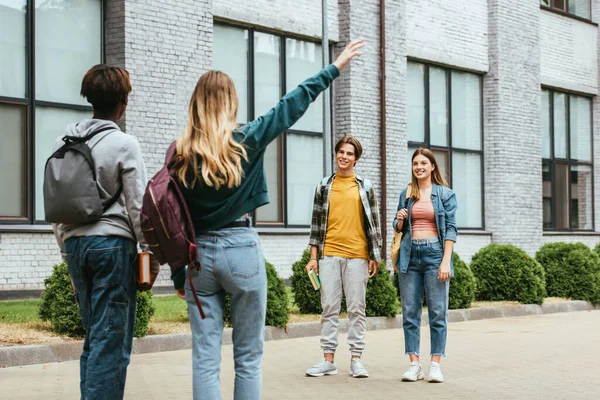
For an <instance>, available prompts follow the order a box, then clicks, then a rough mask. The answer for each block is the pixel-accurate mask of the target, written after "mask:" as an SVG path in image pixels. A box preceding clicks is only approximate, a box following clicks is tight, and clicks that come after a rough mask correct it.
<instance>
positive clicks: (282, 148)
mask: <svg viewBox="0 0 600 400" xmlns="http://www.w3.org/2000/svg"><path fill="white" fill-rule="evenodd" d="M213 25H214V26H217V25H220V26H224V27H229V28H233V29H240V30H245V31H247V32H248V69H247V74H248V101H247V107H248V110H247V114H246V115H247V116H248V118H247V119H248V121H244V123H247V122H249V121H252V120H254V119H255V118H256V117H257V116H256V115H255V112H254V109H255V104H254V97H255V84H254V72H255V71H254V64H255V59H254V57H255V55H254V34H255V33H256V32H259V33H264V34H267V35H272V36H277V37H278V38H279V42H280V50H279V53H280V54H279V56H280V60H279V65H280V69H279V79H280V88H281V93H280V96H281V97H283V96H285V94H286V93H287V65H286V64H287V61H286V59H287V57H286V48H287V45H286V41H287V39H295V40H302V41H304V42H310V43H315V44H317V45H321V42H320V41H319V40H318V39H315V38H314V37H308V36H304V35H298V34H295V33H294V34H290V33H288V32H285V31H280V30H274V29H267V28H264V27H257V26H255V25H252V24H246V23H240V22H239V21H232V20H228V19H226V18H217V17H215V18H214V20H213ZM330 52H331V46H330ZM332 112H333V109H332ZM332 120H333V118H332ZM288 134H293V135H304V136H311V137H323V134H324V132H316V131H304V130H296V129H289V130H288V131H286V132H284V133H283V134H282V135H281V136H280V137H281V140H280V142H279V143H280V145H279V146H278V147H279V156H280V157H281V163H279V164H280V168H279V169H278V171H277V173H278V174H279V181H280V182H281V187H280V190H279V196H280V200H279V202H280V204H279V207H280V212H281V214H280V216H281V220H280V221H262V222H261V221H257V218H256V217H257V212H256V211H255V212H253V213H252V214H253V224H254V226H256V227H260V228H294V229H295V228H308V227H310V223H308V224H305V225H296V224H290V223H288V215H287V211H288V209H289V204H288V199H289V196H288V193H287V173H288V163H287V141H288Z"/></svg>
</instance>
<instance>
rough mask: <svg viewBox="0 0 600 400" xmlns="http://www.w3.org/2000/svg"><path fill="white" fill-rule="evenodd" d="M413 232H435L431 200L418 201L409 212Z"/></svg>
mask: <svg viewBox="0 0 600 400" xmlns="http://www.w3.org/2000/svg"><path fill="white" fill-rule="evenodd" d="M411 218H412V229H413V231H433V232H437V226H436V224H435V212H434V211H433V203H432V202H431V199H430V198H429V199H420V200H419V201H417V202H416V203H414V204H413V206H412V210H411Z"/></svg>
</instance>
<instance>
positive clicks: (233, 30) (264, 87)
mask: <svg viewBox="0 0 600 400" xmlns="http://www.w3.org/2000/svg"><path fill="white" fill-rule="evenodd" d="M322 65H323V62H322V52H321V45H320V44H318V43H314V42H310V41H306V40H300V39H296V38H292V37H288V36H284V35H275V34H271V33H266V32H261V31H258V30H255V29H251V28H250V29H247V28H238V27H234V26H229V25H224V24H218V23H216V24H215V25H214V35H213V67H214V68H215V69H218V70H221V71H223V72H225V73H227V74H228V75H229V76H231V78H232V79H233V81H234V82H235V86H236V90H237V93H238V97H239V101H240V106H239V112H238V122H239V123H240V124H244V123H246V122H249V121H251V120H253V119H254V118H257V117H259V116H260V115H262V114H265V113H266V112H268V111H269V110H270V109H271V108H272V107H273V106H275V105H276V104H277V102H278V101H279V99H280V98H281V97H282V96H283V95H284V94H285V93H287V92H289V91H291V90H293V89H295V88H296V86H297V85H298V84H299V83H301V82H302V81H304V80H305V79H306V78H308V77H309V76H312V75H314V74H315V73H317V72H318V71H319V70H320V69H321V67H322ZM322 115H323V101H322V98H319V99H317V100H316V101H315V102H314V103H313V104H312V105H311V106H310V107H309V109H308V111H307V112H306V114H304V116H303V117H302V118H301V119H300V120H299V121H298V122H297V123H296V124H295V125H294V126H293V127H292V129H290V130H288V131H287V132H285V133H284V134H283V135H281V136H280V137H279V138H277V139H276V140H275V141H273V142H272V143H271V144H270V145H269V146H268V147H267V150H266V152H265V158H264V160H265V173H266V178H267V186H268V189H269V198H270V200H271V202H270V203H269V204H267V205H265V206H263V207H261V208H259V209H258V210H256V215H255V217H256V221H257V224H261V225H274V226H308V225H310V218H311V213H312V201H313V195H314V189H315V186H316V185H317V183H318V182H319V181H320V180H321V178H322V177H323V117H322Z"/></svg>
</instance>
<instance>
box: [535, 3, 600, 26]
mask: <svg viewBox="0 0 600 400" xmlns="http://www.w3.org/2000/svg"><path fill="white" fill-rule="evenodd" d="M547 1H548V5H546V4H544V3H543V0H540V8H541V9H542V10H546V11H550V12H553V13H556V14H559V15H564V16H566V17H570V18H574V19H577V20H579V21H582V22H587V23H590V24H592V25H594V26H598V24H597V23H595V22H594V21H593V20H592V16H593V12H594V9H593V6H592V0H587V1H588V3H589V6H590V17H589V18H586V17H581V16H579V15H577V14H573V13H572V12H570V11H569V0H564V2H565V8H564V9H563V8H558V7H555V6H554V0H547Z"/></svg>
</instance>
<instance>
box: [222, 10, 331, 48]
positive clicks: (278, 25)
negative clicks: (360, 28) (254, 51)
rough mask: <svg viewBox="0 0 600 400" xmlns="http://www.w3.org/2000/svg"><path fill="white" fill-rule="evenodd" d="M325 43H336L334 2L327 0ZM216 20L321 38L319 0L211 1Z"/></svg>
mask: <svg viewBox="0 0 600 400" xmlns="http://www.w3.org/2000/svg"><path fill="white" fill-rule="evenodd" d="M327 6H328V7H327V15H328V26H329V29H328V35H329V40H332V41H337V40H338V38H339V30H338V2H337V0H328V3H327ZM213 13H214V16H215V17H216V18H219V19H223V20H230V21H235V22H236V23H246V24H251V25H254V26H262V27H266V28H269V29H271V30H274V31H283V32H292V33H295V34H297V35H304V36H311V37H319V38H320V37H321V31H322V29H321V0H298V1H289V0H287V1H281V0H239V1H234V0H224V1H215V2H214V4H213Z"/></svg>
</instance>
